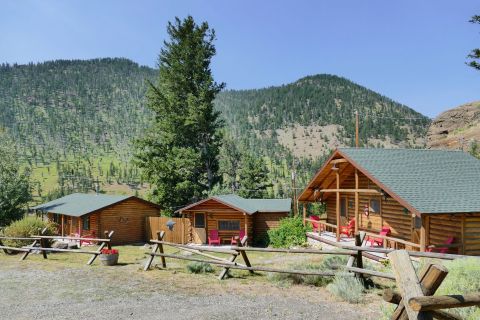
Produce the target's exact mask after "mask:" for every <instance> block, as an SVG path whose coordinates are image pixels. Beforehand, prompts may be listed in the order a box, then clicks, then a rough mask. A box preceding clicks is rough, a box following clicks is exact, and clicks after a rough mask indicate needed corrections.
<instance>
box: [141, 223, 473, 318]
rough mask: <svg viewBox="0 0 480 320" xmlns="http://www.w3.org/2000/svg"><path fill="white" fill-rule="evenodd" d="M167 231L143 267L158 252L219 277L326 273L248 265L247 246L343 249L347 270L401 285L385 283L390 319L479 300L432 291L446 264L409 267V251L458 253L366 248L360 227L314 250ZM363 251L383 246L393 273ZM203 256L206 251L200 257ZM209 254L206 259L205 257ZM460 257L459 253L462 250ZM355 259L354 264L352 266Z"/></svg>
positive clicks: (431, 314)
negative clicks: (341, 241)
mask: <svg viewBox="0 0 480 320" xmlns="http://www.w3.org/2000/svg"><path fill="white" fill-rule="evenodd" d="M164 235H165V232H163V231H162V232H158V233H157V239H155V240H151V241H150V242H151V243H153V244H154V247H153V250H152V251H151V252H150V253H148V254H149V255H150V257H149V259H147V262H146V264H145V267H144V270H145V271H146V270H149V269H150V267H151V265H152V263H153V260H154V258H155V257H160V259H161V262H162V267H163V268H166V267H167V263H166V258H169V259H181V260H189V261H197V262H205V263H210V264H214V265H217V266H219V267H222V270H221V272H220V274H219V276H218V278H219V279H220V280H222V279H224V278H225V276H226V275H227V273H228V270H229V269H240V270H247V271H249V272H250V273H253V272H254V271H261V272H279V273H290V274H300V275H316V276H324V277H333V276H335V275H336V271H335V270H333V269H332V270H331V271H330V270H326V271H321V272H319V271H311V270H285V269H276V268H270V267H262V266H252V263H251V261H250V259H249V258H248V256H247V252H249V251H261V252H282V253H293V254H296V253H297V254H298V253H303V254H305V253H307V254H327V255H329V254H334V255H347V256H350V258H349V260H348V262H347V265H346V266H345V267H344V269H345V270H348V271H350V272H351V275H352V276H354V275H355V276H356V277H358V278H359V279H360V280H361V281H362V282H363V280H364V277H368V276H373V277H380V278H385V279H390V280H394V281H395V282H396V284H397V288H398V289H399V291H393V290H391V289H387V290H385V291H384V294H383V299H384V300H385V301H387V302H389V303H393V304H396V305H397V308H396V310H395V312H394V313H393V315H392V316H391V319H392V320H400V319H405V320H420V319H422V320H424V319H425V320H426V319H434V318H435V319H443V320H461V319H462V318H461V317H458V316H457V315H455V314H452V313H449V312H446V311H444V310H441V309H447V308H462V307H469V306H480V294H479V293H474V294H466V295H462V294H458V295H448V296H433V294H434V293H435V291H436V290H437V288H438V287H439V286H440V285H441V283H442V281H443V280H444V279H445V277H446V276H447V274H448V270H447V269H446V268H445V267H443V266H441V265H437V264H432V263H430V264H428V265H426V266H425V267H424V268H423V270H421V271H420V273H419V274H418V275H417V273H416V272H415V269H414V267H413V264H412V261H411V256H425V257H435V258H439V259H455V258H459V256H458V255H449V254H434V256H431V254H432V253H425V252H418V251H410V252H408V251H405V250H391V249H384V248H368V247H362V246H361V244H362V242H363V240H364V237H365V233H361V234H358V235H356V236H355V246H349V247H348V248H347V247H344V248H342V249H343V250H318V249H276V248H252V247H244V244H245V243H246V241H247V237H244V238H243V239H241V241H238V240H240V239H238V237H237V243H238V245H237V246H231V247H228V248H215V247H190V246H187V245H182V244H175V243H172V242H168V241H165V240H164ZM164 245H166V246H171V247H174V248H177V249H180V250H184V251H187V252H190V253H194V254H196V255H199V256H200V258H197V257H192V256H186V255H180V254H166V253H165V252H164ZM367 251H373V252H380V251H381V252H383V253H387V254H388V255H387V257H388V259H389V260H390V262H391V264H392V269H393V273H385V272H379V271H374V270H369V269H366V268H365V267H364V266H363V261H362V257H363V256H364V254H365V253H366V252H367ZM205 252H212V253H217V254H226V255H228V256H229V257H228V256H227V257H219V256H218V255H212V254H208V253H205ZM240 256H241V257H242V258H243V263H239V262H238V261H236V259H237V257H240ZM201 257H204V258H203V259H202V258H201ZM205 257H206V258H208V259H205ZM460 257H463V256H460ZM354 265H355V266H354Z"/></svg>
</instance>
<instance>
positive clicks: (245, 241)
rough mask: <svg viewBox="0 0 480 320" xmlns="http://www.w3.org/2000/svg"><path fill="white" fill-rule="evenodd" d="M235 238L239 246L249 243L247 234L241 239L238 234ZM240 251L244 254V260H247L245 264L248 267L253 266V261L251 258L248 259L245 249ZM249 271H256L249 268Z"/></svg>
mask: <svg viewBox="0 0 480 320" xmlns="http://www.w3.org/2000/svg"><path fill="white" fill-rule="evenodd" d="M235 238H236V239H237V243H238V246H239V247H240V248H241V247H243V246H244V244H245V243H247V236H244V237H243V239H241V240H240V239H239V237H238V236H236V237H235ZM239 251H240V254H241V255H242V259H243V261H245V265H246V266H247V267H251V266H252V265H251V263H250V260H249V259H248V256H247V253H246V252H245V251H243V250H239ZM237 252H238V251H237ZM249 272H250V273H251V274H253V273H254V272H253V270H249Z"/></svg>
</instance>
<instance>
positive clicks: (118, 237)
mask: <svg viewBox="0 0 480 320" xmlns="http://www.w3.org/2000/svg"><path fill="white" fill-rule="evenodd" d="M32 209H33V210H35V211H37V212H38V211H40V212H43V213H46V214H47V217H48V219H50V220H51V221H53V222H55V223H57V225H58V226H59V232H58V233H59V235H61V236H68V235H78V236H81V237H85V236H88V237H97V236H99V237H102V236H103V232H104V231H106V230H108V231H112V230H113V231H114V232H115V233H114V235H113V238H112V244H116V245H121V244H129V243H140V242H145V241H146V240H147V239H145V233H146V232H145V229H146V227H145V224H146V223H145V220H146V217H149V216H159V215H160V208H159V206H158V205H156V204H154V203H152V202H149V201H146V200H143V199H140V198H138V197H134V196H120V195H105V194H83V193H73V194H70V195H68V196H65V197H62V198H59V199H56V200H53V201H50V202H47V203H44V204H41V205H38V206H36V207H34V208H32Z"/></svg>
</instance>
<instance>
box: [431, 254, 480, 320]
mask: <svg viewBox="0 0 480 320" xmlns="http://www.w3.org/2000/svg"><path fill="white" fill-rule="evenodd" d="M445 266H446V267H447V268H448V276H447V277H446V278H445V280H443V282H442V285H441V286H440V288H438V291H437V294H438V295H444V294H464V293H474V292H479V291H480V263H479V262H478V258H466V259H457V260H453V261H450V262H446V263H445ZM450 311H451V312H453V313H456V314H458V315H459V316H461V317H462V318H464V319H472V320H473V319H479V316H480V308H478V307H470V308H457V309H451V310H450Z"/></svg>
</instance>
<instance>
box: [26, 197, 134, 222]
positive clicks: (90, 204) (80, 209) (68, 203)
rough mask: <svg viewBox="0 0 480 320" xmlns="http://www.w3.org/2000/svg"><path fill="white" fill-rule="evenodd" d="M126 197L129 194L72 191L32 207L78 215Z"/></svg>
mask: <svg viewBox="0 0 480 320" xmlns="http://www.w3.org/2000/svg"><path fill="white" fill-rule="evenodd" d="M128 198H130V196H116V195H106V194H85V193H72V194H70V195H68V196H65V197H62V198H59V199H56V200H53V201H50V202H47V203H44V204H41V205H38V206H36V207H33V208H32V209H34V210H41V211H45V212H51V213H57V214H64V215H67V216H73V217H80V216H83V215H85V214H87V213H90V212H93V211H96V210H99V209H102V208H104V207H108V206H110V205H112V204H115V203H117V202H120V201H123V200H125V199H128Z"/></svg>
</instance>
